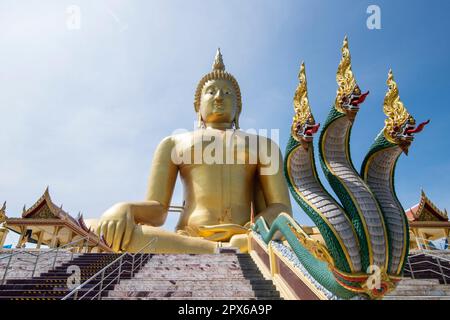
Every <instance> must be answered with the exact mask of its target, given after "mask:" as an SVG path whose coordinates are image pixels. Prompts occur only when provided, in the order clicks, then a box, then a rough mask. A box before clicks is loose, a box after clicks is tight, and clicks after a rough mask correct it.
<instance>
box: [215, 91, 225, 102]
mask: <svg viewBox="0 0 450 320" xmlns="http://www.w3.org/2000/svg"><path fill="white" fill-rule="evenodd" d="M214 99H215V100H216V102H222V101H223V92H222V90H218V91H217V93H216V96H215V97H214Z"/></svg>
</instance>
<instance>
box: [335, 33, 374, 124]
mask: <svg viewBox="0 0 450 320" xmlns="http://www.w3.org/2000/svg"><path fill="white" fill-rule="evenodd" d="M336 82H337V84H338V86H339V88H338V90H337V93H336V100H335V104H334V105H335V108H336V109H337V110H338V111H339V112H341V113H344V114H346V115H347V117H348V118H349V120H350V121H353V120H354V119H355V116H356V114H357V113H358V111H359V105H360V104H361V103H363V102H364V100H366V97H367V95H368V94H369V91H367V92H366V93H361V89H360V88H359V86H358V84H357V83H356V80H355V77H354V76H353V72H352V60H351V56H350V50H349V49H348V40H347V36H346V37H345V38H344V43H343V44H342V58H341V61H340V62H339V66H338V70H337V72H336Z"/></svg>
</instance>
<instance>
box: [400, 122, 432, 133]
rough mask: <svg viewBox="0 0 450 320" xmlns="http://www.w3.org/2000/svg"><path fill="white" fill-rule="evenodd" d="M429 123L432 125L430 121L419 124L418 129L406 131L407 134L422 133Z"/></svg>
mask: <svg viewBox="0 0 450 320" xmlns="http://www.w3.org/2000/svg"><path fill="white" fill-rule="evenodd" d="M429 123H430V120H427V121H424V122H422V123H421V124H419V125H418V126H417V127H416V128H414V129H408V130H406V134H414V133H419V132H420V131H422V130H423V128H425V126H426V125H427V124H429Z"/></svg>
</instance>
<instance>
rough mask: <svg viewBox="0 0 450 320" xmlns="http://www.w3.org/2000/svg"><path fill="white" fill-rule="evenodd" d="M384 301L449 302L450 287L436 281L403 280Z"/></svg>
mask: <svg viewBox="0 0 450 320" xmlns="http://www.w3.org/2000/svg"><path fill="white" fill-rule="evenodd" d="M384 300H450V285H444V284H440V283H439V280H438V279H428V280H425V279H404V280H402V281H400V283H399V285H398V286H397V288H395V290H394V291H392V292H390V293H389V294H387V295H386V296H385V297H384Z"/></svg>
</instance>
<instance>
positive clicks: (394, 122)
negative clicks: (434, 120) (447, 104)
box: [383, 70, 415, 143]
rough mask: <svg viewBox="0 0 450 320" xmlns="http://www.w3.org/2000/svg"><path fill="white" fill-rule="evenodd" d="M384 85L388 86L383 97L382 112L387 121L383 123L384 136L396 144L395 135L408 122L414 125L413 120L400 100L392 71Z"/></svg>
mask: <svg viewBox="0 0 450 320" xmlns="http://www.w3.org/2000/svg"><path fill="white" fill-rule="evenodd" d="M386 83H387V85H388V92H387V93H386V95H385V97H384V103H383V111H384V114H385V115H386V116H387V119H386V120H385V122H384V123H385V127H384V135H385V137H386V139H387V140H388V141H390V142H393V143H397V134H398V133H399V131H400V128H401V127H402V126H403V125H404V124H405V123H406V122H407V121H408V120H409V122H410V124H411V125H414V124H415V120H414V118H413V117H412V116H411V115H410V114H409V113H408V110H406V108H405V106H404V105H403V102H402V101H401V100H400V96H399V93H398V87H397V83H396V82H395V81H394V75H393V73H392V70H389V74H388V78H387V81H386Z"/></svg>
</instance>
